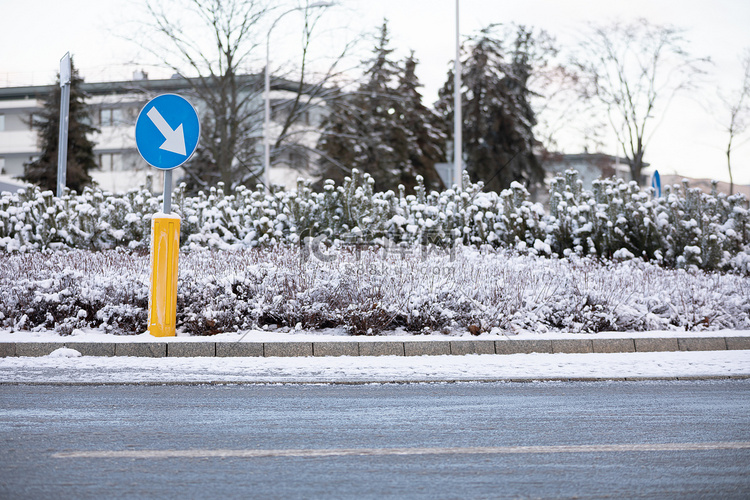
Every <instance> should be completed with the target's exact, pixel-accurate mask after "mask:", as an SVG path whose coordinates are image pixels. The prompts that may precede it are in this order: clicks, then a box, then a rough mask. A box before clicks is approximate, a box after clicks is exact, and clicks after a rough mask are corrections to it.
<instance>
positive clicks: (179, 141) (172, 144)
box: [146, 107, 187, 156]
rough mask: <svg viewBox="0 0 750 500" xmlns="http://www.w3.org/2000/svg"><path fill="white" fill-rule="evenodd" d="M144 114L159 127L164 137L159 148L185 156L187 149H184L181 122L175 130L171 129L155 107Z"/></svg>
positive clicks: (183, 134)
mask: <svg viewBox="0 0 750 500" xmlns="http://www.w3.org/2000/svg"><path fill="white" fill-rule="evenodd" d="M146 116H148V117H149V118H150V119H151V121H152V122H154V125H156V128H158V129H159V132H161V135H163V136H164V139H166V140H165V141H164V144H162V145H161V146H159V149H163V150H165V151H169V152H171V153H177V154H178V155H183V156H187V151H186V150H185V133H184V132H183V131H182V123H180V125H179V126H178V127H177V128H176V129H175V130H172V127H170V126H169V124H168V123H167V120H165V119H164V117H163V116H161V113H159V111H158V110H157V109H156V107H153V108H151V109H149V110H148V113H146Z"/></svg>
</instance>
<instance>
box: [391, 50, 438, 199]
mask: <svg viewBox="0 0 750 500" xmlns="http://www.w3.org/2000/svg"><path fill="white" fill-rule="evenodd" d="M417 62H418V61H417V60H416V59H415V57H414V53H413V52H412V53H411V54H410V55H409V57H408V58H406V60H405V61H404V69H403V73H402V74H401V76H400V77H399V87H398V94H399V96H400V97H401V101H400V102H399V111H400V114H399V119H400V121H401V128H400V130H401V131H402V132H403V133H404V135H405V136H406V140H407V151H408V155H409V163H410V164H411V165H412V166H413V169H414V171H415V172H417V173H418V174H419V175H421V176H422V177H423V178H424V184H425V187H426V188H427V189H439V188H440V187H441V186H442V185H443V181H442V180H441V179H440V176H439V175H438V173H437V171H436V170H435V163H438V162H441V161H445V133H444V132H443V131H442V130H441V127H440V121H441V119H440V117H439V116H438V114H437V113H435V112H434V111H432V110H431V109H429V108H427V107H426V106H425V105H424V104H423V103H422V95H421V94H420V93H419V87H421V84H420V83H419V79H418V78H417V75H416V72H415V70H416V67H417ZM402 182H403V181H402ZM411 182H413V179H412V180H411ZM445 187H450V186H445Z"/></svg>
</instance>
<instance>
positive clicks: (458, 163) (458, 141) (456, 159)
mask: <svg viewBox="0 0 750 500" xmlns="http://www.w3.org/2000/svg"><path fill="white" fill-rule="evenodd" d="M458 2H459V0H456V60H455V62H454V64H453V168H454V176H455V184H456V186H458V189H461V181H462V173H463V168H462V165H463V151H462V148H463V137H462V126H461V125H462V116H461V114H462V110H461V85H462V83H461V36H460V35H461V32H460V30H459V26H458Z"/></svg>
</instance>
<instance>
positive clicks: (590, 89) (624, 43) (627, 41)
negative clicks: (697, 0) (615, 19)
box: [573, 19, 709, 183]
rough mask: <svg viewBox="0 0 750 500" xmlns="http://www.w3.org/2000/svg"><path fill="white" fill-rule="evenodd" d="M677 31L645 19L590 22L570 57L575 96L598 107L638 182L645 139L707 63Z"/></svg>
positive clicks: (690, 87) (691, 85)
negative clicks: (602, 23)
mask: <svg viewBox="0 0 750 500" xmlns="http://www.w3.org/2000/svg"><path fill="white" fill-rule="evenodd" d="M683 35H684V31H683V30H680V29H677V28H674V27H672V26H664V25H653V24H650V23H649V22H648V21H647V20H645V19H640V20H637V21H635V22H632V23H627V24H622V23H614V24H611V25H608V26H598V27H597V26H594V27H592V30H591V32H590V33H589V34H588V36H586V37H585V38H584V39H583V40H582V42H581V44H580V51H579V54H578V55H577V56H576V57H575V58H574V61H573V63H574V66H575V67H577V69H578V73H579V75H580V76H581V80H580V82H581V95H582V96H583V97H584V98H586V99H591V100H594V101H596V102H598V103H599V104H600V105H602V106H603V108H604V110H605V111H606V115H607V119H608V120H609V123H610V125H611V127H612V130H613V132H614V133H615V136H616V138H617V141H618V143H619V144H620V147H621V148H622V151H623V154H624V155H625V157H626V158H628V160H629V163H630V174H631V177H632V179H633V180H636V181H638V182H639V183H640V182H641V180H642V179H641V170H642V168H643V163H644V156H645V153H646V148H647V146H648V143H649V140H650V139H651V137H652V136H653V133H654V131H655V130H656V128H657V127H658V124H659V122H660V121H661V119H662V118H663V116H664V114H665V112H666V110H667V108H668V106H669V103H670V101H671V100H672V98H673V97H674V96H675V95H676V94H677V93H679V92H682V91H686V90H689V89H693V88H695V87H696V85H697V77H698V75H701V74H703V73H704V72H705V71H704V66H705V65H706V64H707V63H708V62H709V60H708V59H707V58H696V57H693V56H692V55H691V54H690V53H689V52H688V51H687V49H686V48H685V47H686V45H687V41H686V40H685V38H684V36H683ZM652 124H653V125H652Z"/></svg>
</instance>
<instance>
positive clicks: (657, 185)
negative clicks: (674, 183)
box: [651, 170, 661, 198]
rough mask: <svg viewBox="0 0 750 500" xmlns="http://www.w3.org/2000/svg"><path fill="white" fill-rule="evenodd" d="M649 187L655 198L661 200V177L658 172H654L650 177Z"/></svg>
mask: <svg viewBox="0 0 750 500" xmlns="http://www.w3.org/2000/svg"><path fill="white" fill-rule="evenodd" d="M651 187H652V188H654V191H655V193H656V196H657V197H659V198H661V176H659V171H658V170H654V175H652V176H651Z"/></svg>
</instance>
